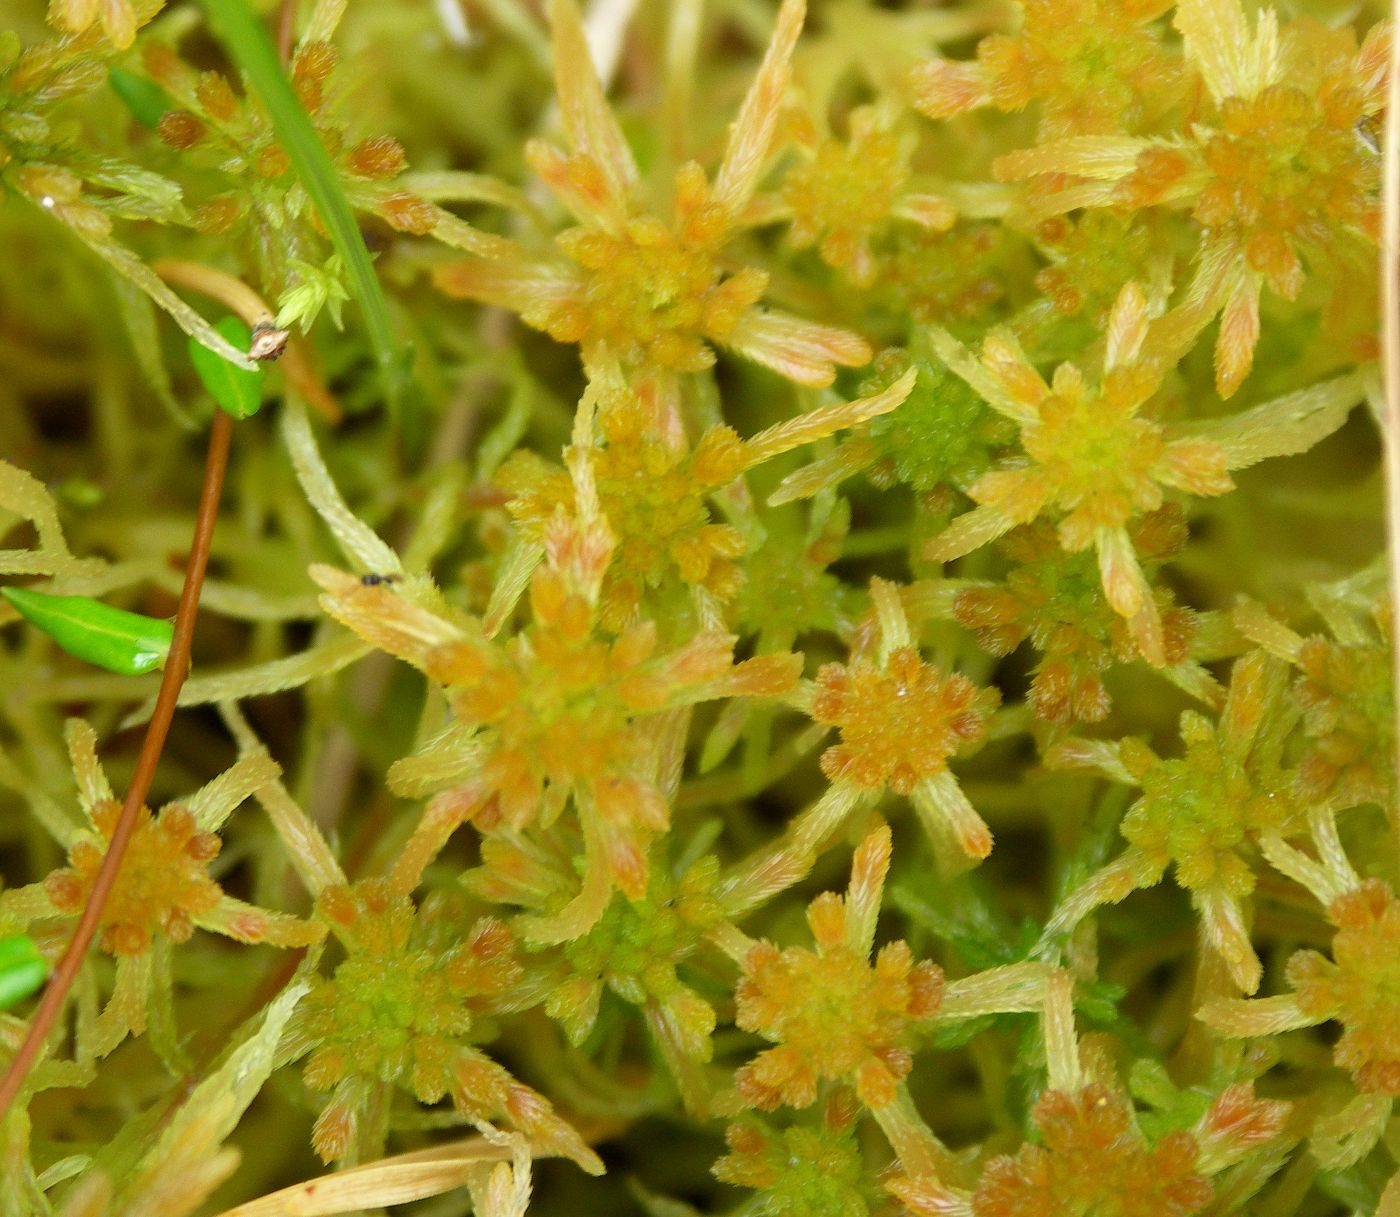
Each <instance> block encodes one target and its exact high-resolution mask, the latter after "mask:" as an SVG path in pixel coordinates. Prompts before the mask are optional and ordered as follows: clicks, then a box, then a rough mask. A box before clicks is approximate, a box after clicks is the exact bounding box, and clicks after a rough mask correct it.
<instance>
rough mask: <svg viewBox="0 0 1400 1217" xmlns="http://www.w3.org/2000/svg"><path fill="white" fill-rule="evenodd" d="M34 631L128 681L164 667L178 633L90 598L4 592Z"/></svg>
mask: <svg viewBox="0 0 1400 1217" xmlns="http://www.w3.org/2000/svg"><path fill="white" fill-rule="evenodd" d="M0 596H4V597H5V599H6V600H8V601H9V602H10V603H11V604H12V605H14V606H15V609H16V610H17V611H18V612H19V614H20V616H21V617H23V618H24V619H25V620H26V621H28V622H29V623H30V625H33V626H35V627H36V628H37V629H40V630H43V632H44V633H45V634H47V635H48V636H49V637H50V638H52V639H53V640H54V641H55V642H56V643H58V645H59V646H61V647H62V648H63V649H64V650H65V651H67V652H68V653H69V654H70V655H76V656H77V657H78V658H79V659H84V660H86V661H87V662H88V663H95V664H97V665H98V667H102V668H106V669H107V670H108V671H111V672H120V673H122V674H123V675H126V676H139V675H141V673H143V672H150V671H152V670H153V669H155V668H159V667H163V666H164V664H165V657H166V656H167V655H168V654H169V653H170V641H171V639H172V638H173V637H174V633H175V630H174V627H173V626H172V625H171V624H170V622H168V621H160V620H158V619H157V618H155V617H143V616H142V615H141V614H140V613H129V612H127V611H126V610H125V609H119V608H113V607H112V606H111V605H110V604H103V603H102V601H100V600H94V599H92V597H90V596H52V595H50V594H49V593H48V592H35V591H31V590H29V589H28V588H20V587H0Z"/></svg>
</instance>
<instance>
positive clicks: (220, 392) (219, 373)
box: [189, 317, 262, 418]
mask: <svg viewBox="0 0 1400 1217" xmlns="http://www.w3.org/2000/svg"><path fill="white" fill-rule="evenodd" d="M214 329H215V330H216V331H218V333H219V335H220V336H221V337H223V338H226V339H228V341H229V342H230V343H232V344H233V345H234V346H236V347H237V348H238V349H239V350H240V351H246V350H247V349H248V347H249V346H250V345H251V344H252V334H251V333H250V332H249V330H248V327H247V326H246V325H244V324H243V322H241V321H239V320H238V318H237V317H225V318H224V319H223V320H222V321H220V322H219V323H218V324H216V325H215V326H214ZM189 345H190V362H191V363H192V364H194V370H195V371H196V372H197V373H198V374H199V379H200V381H201V383H202V384H203V385H204V387H205V388H206V389H208V390H209V394H210V396H211V397H213V399H214V400H215V401H216V402H218V403H219V405H220V406H222V407H223V409H225V410H226V411H228V413H230V414H232V415H233V417H234V418H247V417H249V416H250V415H253V414H256V413H257V412H258V410H259V409H260V408H261V406H262V369H261V368H258V369H256V370H255V371H252V372H250V371H248V369H247V368H240V367H238V366H236V365H235V364H231V363H229V361H228V360H227V359H220V358H219V356H218V355H216V354H214V352H213V351H211V350H209V348H208V347H205V346H201V345H200V344H199V343H197V342H196V341H195V340H194V339H193V338H191V339H190V344H189Z"/></svg>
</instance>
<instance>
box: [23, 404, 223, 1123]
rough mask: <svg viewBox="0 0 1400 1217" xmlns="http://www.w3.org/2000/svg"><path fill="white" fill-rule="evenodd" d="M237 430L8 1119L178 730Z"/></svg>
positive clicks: (200, 525) (214, 485)
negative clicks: (134, 750) (118, 804)
mask: <svg viewBox="0 0 1400 1217" xmlns="http://www.w3.org/2000/svg"><path fill="white" fill-rule="evenodd" d="M232 433H233V418H232V416H230V415H228V414H225V413H224V412H223V411H222V410H215V411H214V423H213V426H212V427H211V428H210V430H209V451H208V454H207V455H206V456H205V459H204V485H203V487H202V488H201V490H200V495H199V514H198V515H197V516H196V517H195V522H194V537H193V539H192V540H191V541H190V558H189V563H188V565H187V566H186V567H185V583H184V586H183V587H182V588H181V589H180V607H179V608H178V609H177V610H176V612H175V633H174V637H173V638H172V639H171V642H170V654H169V656H168V657H167V659H166V661H165V672H164V674H163V675H162V677H161V682H160V692H158V693H157V694H156V703H155V708H154V709H153V710H152V711H151V721H150V723H149V724H148V725H147V727H146V738H145V739H144V740H142V741H141V753H140V755H139V756H138V757H137V758H136V771H135V772H134V773H133V774H132V775H131V785H130V786H129V787H127V791H126V798H125V799H123V800H122V809H121V813H120V815H119V816H118V817H117V823H116V827H115V828H114V829H113V831H112V840H111V843H110V844H109V845H108V846H107V853H106V856H105V857H104V858H103V859H102V866H101V867H100V869H99V870H98V872H97V878H96V879H95V880H94V881H93V884H92V891H91V892H90V893H89V895H88V899H87V903H86V904H85V905H84V906H83V911H82V915H81V916H80V917H79V918H78V925H77V928H76V929H75V930H74V931H73V937H72V939H71V940H70V941H69V943H68V946H67V948H66V949H65V950H64V952H63V957H62V958H61V959H60V960H59V961H58V966H57V967H56V968H54V973H53V976H52V978H51V979H50V980H49V983H48V987H47V988H46V989H45V990H44V995H43V997H42V998H40V999H39V1005H38V1007H37V1008H36V1009H35V1011H34V1017H33V1018H32V1019H31V1020H30V1023H29V1031H28V1033H27V1034H26V1035H25V1037H24V1042H23V1043H22V1044H21V1045H20V1046H19V1051H18V1052H16V1053H15V1055H14V1058H13V1059H12V1060H11V1061H10V1066H9V1068H8V1069H7V1070H6V1071H5V1076H4V1077H3V1078H0V1119H4V1117H5V1114H6V1112H8V1111H9V1109H10V1104H11V1103H13V1102H14V1099H15V1096H16V1095H17V1094H18V1093H19V1090H20V1087H21V1086H23V1085H24V1083H25V1079H27V1078H28V1077H29V1071H30V1070H31V1069H32V1068H33V1067H34V1062H35V1061H36V1060H37V1059H38V1057H39V1052H40V1050H41V1048H42V1047H43V1044H44V1040H45V1039H46V1038H47V1037H48V1034H49V1031H50V1030H51V1029H52V1028H53V1025H54V1023H55V1022H56V1021H57V1020H58V1016H59V1013H60V1011H61V1010H62V1009H63V1003H64V1001H65V1000H66V999H67V997H68V993H69V991H70V990H71V989H72V988H73V982H74V980H75V979H77V975H78V969H79V968H80V967H82V965H83V960H84V958H85V957H86V956H87V951H88V947H89V946H91V945H92V940H93V938H94V936H95V935H96V934H97V927H98V924H99V923H100V922H101V920H102V910H103V908H104V907H106V904H107V897H108V895H110V893H111V891H112V886H113V884H115V883H116V881H117V872H118V871H119V870H120V869H121V865H122V859H123V858H124V857H125V856H126V847H127V845H128V844H130V842H131V835H132V833H133V832H135V830H136V822H137V819H138V818H139V815H140V811H141V808H142V807H144V806H145V803H146V796H147V795H148V794H149V793H150V790H151V782H152V780H153V779H154V778H155V775H156V766H157V765H158V764H159V763H160V754H161V752H162V751H163V750H164V748H165V737H166V736H167V735H168V734H169V733H170V723H171V720H172V719H173V718H174V717H175V703H176V701H177V700H178V699H179V696H180V686H181V685H183V684H184V683H185V676H186V674H187V673H188V671H189V666H190V644H191V642H192V641H193V640H194V622H195V615H196V614H197V613H198V611H199V591H200V588H201V587H202V586H203V585H204V572H205V568H206V567H207V566H208V565H209V546H210V543H211V542H212V540H213V537H214V521H215V519H216V518H217V516H218V512H219V499H220V497H221V496H222V494H223V489H224V470H225V469H226V468H227V466H228V450H229V439H230V436H231V435H232Z"/></svg>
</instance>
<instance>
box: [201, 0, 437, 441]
mask: <svg viewBox="0 0 1400 1217" xmlns="http://www.w3.org/2000/svg"><path fill="white" fill-rule="evenodd" d="M200 4H201V6H202V7H203V9H204V12H205V14H206V15H207V16H208V18H209V23H210V25H211V26H212V27H213V28H214V31H215V32H216V33H217V34H218V35H219V37H220V39H221V40H222V41H223V44H224V47H225V49H226V50H227V51H228V53H229V56H230V58H231V59H232V60H233V62H234V63H235V64H237V65H238V67H239V68H240V69H242V71H243V74H244V76H245V77H246V78H247V81H248V85H249V87H250V88H251V89H252V90H253V91H254V92H255V93H256V94H257V95H258V97H259V98H260V99H261V101H262V103H263V105H264V106H265V107H266V108H267V112H268V115H269V117H270V118H271V119H272V125H273V127H274V128H275V130H276V131H277V136H278V138H279V139H280V140H281V141H282V146H283V147H284V148H285V149H286V151H287V155H288V156H289V157H290V158H291V162H292V166H293V168H294V169H295V170H296V172H297V176H298V177H299V178H300V179H301V184H302V186H303V187H305V189H306V193H307V194H308V195H309V196H310V198H311V202H312V203H313V204H314V205H315V207H316V210H317V211H318V212H320V215H321V219H322V221H323V222H324V223H325V226H326V231H327V232H328V233H330V237H331V243H332V244H333V245H334V246H335V249H336V252H337V253H339V254H340V258H341V261H342V262H343V264H344V266H345V270H346V275H347V277H348V279H349V280H350V288H351V290H352V291H353V292H354V294H355V297H356V299H358V300H359V302H360V308H361V309H362V310H363V311H364V318H365V327H366V329H368V331H369V340H370V345H371V346H372V347H373V348H374V356H375V360H376V362H377V363H378V365H379V374H380V379H381V382H382V383H383V386H384V393H385V396H386V397H387V399H388V401H389V405H390V408H391V409H392V410H394V411H395V413H396V414H397V415H398V417H399V423H400V425H401V426H402V427H403V428H404V429H405V430H406V431H414V430H416V420H412V419H408V418H406V417H404V413H405V411H406V410H407V409H408V408H409V403H410V402H411V401H413V396H412V394H410V393H409V392H408V391H407V384H406V380H407V372H408V352H407V351H406V350H405V349H404V348H403V346H402V344H401V343H400V342H399V340H398V338H397V337H396V336H395V334H394V331H393V327H392V326H391V325H390V322H389V306H388V303H387V302H386V301H385V299H384V293H383V291H382V290H381V289H380V286H379V279H378V278H377V276H376V275H375V273H374V267H373V266H372V265H371V264H370V257H369V251H368V250H367V249H366V248H365V243H364V240H363V238H362V237H361V236H360V229H359V225H358V224H356V223H355V215H354V212H352V211H351V209H350V203H349V200H348V199H346V197H345V193H344V192H343V191H342V190H341V188H340V183H339V181H338V180H337V178H336V172H335V166H334V165H332V164H331V158H330V155H329V154H328V153H327V152H326V149H325V147H324V145H322V143H321V140H320V138H319V137H318V136H317V134H316V130H315V128H314V127H312V125H311V120H310V118H308V117H307V114H306V111H305V110H303V109H302V107H301V103H300V101H298V100H297V95H296V93H295V91H294V90H293V89H292V85H291V82H290V81H289V80H288V79H287V74H286V73H285V72H284V71H283V70H282V64H281V63H280V62H279V60H278V58H277V52H276V50H275V49H274V47H273V45H272V40H271V39H270V38H269V37H268V33H267V30H266V29H265V28H264V26H263V24H262V22H261V21H260V20H259V19H258V17H257V16H256V14H254V12H253V11H252V9H251V8H249V6H248V3H247V0H200Z"/></svg>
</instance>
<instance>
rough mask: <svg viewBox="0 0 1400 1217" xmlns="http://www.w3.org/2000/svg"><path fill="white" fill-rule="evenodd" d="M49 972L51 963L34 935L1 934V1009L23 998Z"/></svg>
mask: <svg viewBox="0 0 1400 1217" xmlns="http://www.w3.org/2000/svg"><path fill="white" fill-rule="evenodd" d="M48 974H49V965H48V964H47V963H45V962H44V957H43V956H42V955H40V954H39V948H38V947H37V946H35V945H34V940H33V939H32V938H28V937H26V936H25V935H23V934H15V935H12V936H11V937H9V938H0V1010H7V1009H9V1007H11V1006H13V1005H14V1004H15V1002H17V1001H23V1000H24V999H25V998H26V997H28V996H29V995H30V994H31V993H33V992H35V991H36V990H37V989H38V988H39V986H40V985H42V984H43V983H44V979H45V977H47V976H48Z"/></svg>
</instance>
